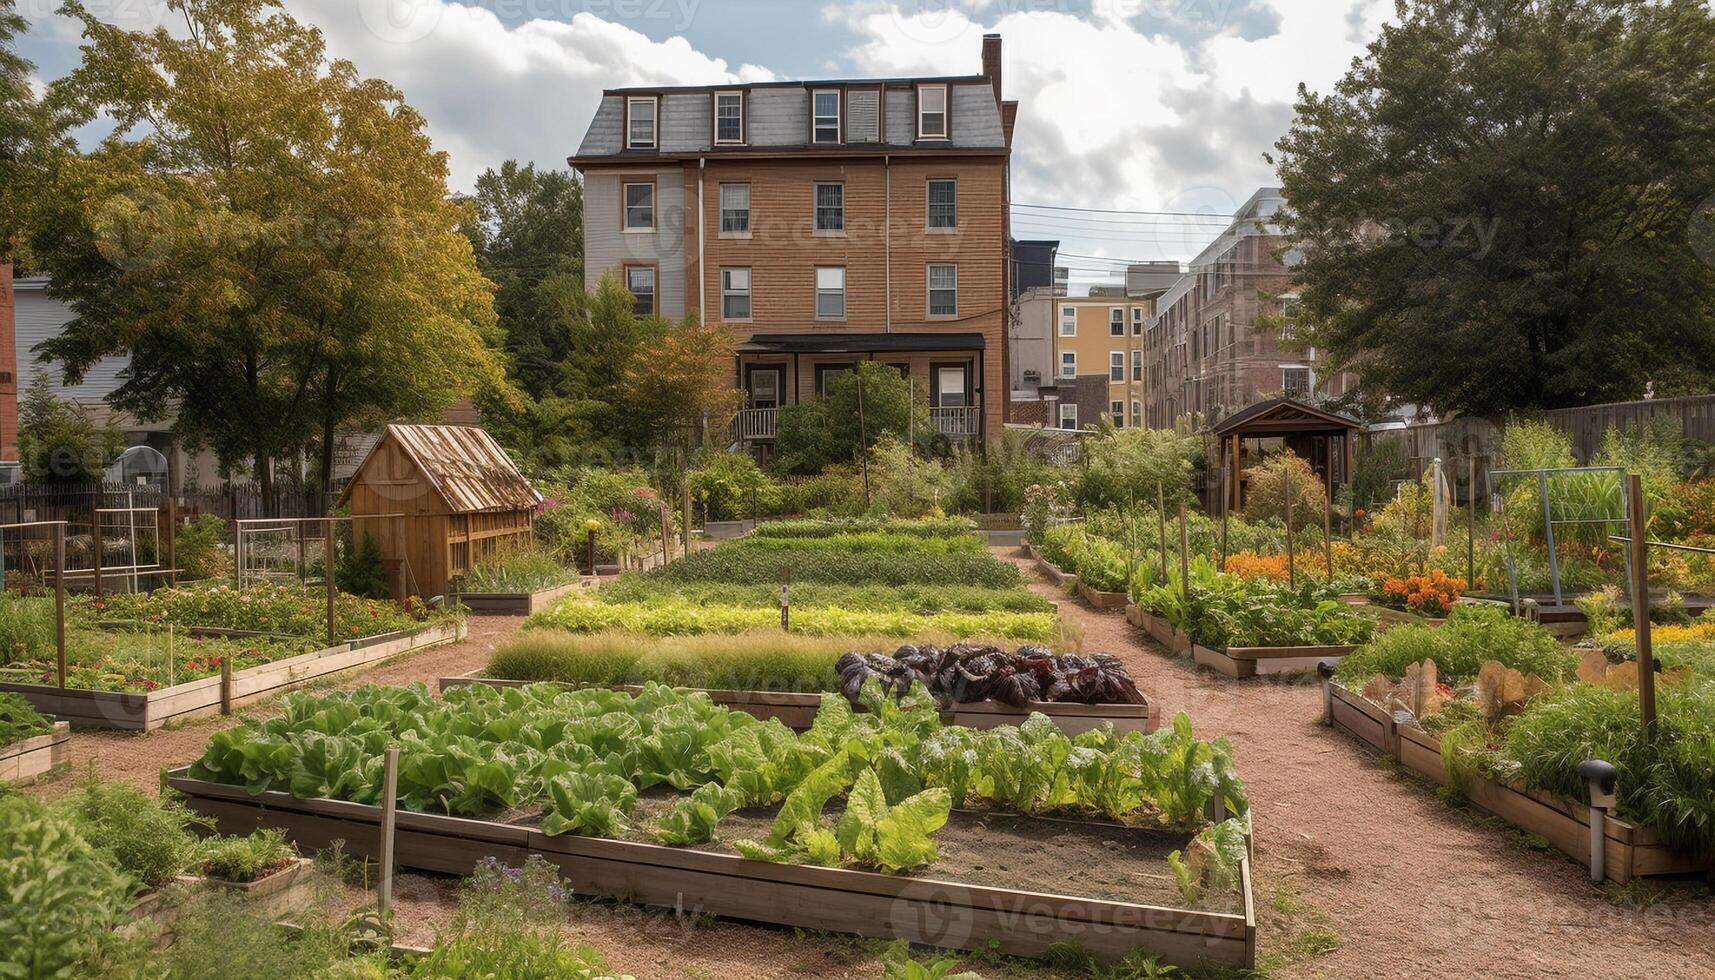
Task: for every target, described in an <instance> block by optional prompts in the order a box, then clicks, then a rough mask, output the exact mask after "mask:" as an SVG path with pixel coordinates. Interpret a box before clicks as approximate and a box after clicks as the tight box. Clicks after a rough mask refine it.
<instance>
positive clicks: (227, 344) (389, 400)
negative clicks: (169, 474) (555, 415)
mask: <svg viewBox="0 0 1715 980" xmlns="http://www.w3.org/2000/svg"><path fill="white" fill-rule="evenodd" d="M168 8H169V9H170V10H171V11H172V12H173V13H175V14H177V15H178V16H179V18H181V19H182V23H180V24H177V25H175V27H174V29H172V30H170V31H169V30H167V29H164V28H163V29H160V30H157V31H154V32H152V33H137V32H130V31H125V30H122V29H120V28H117V27H114V26H111V25H109V24H106V23H103V22H102V21H101V20H100V19H99V18H98V17H96V16H95V15H94V14H92V13H91V12H90V11H89V10H87V9H86V8H85V7H84V6H83V5H82V4H81V3H78V2H75V0H74V2H70V3H67V4H66V6H65V8H64V11H65V13H66V14H67V15H69V16H71V17H73V18H75V19H77V20H78V21H80V22H81V23H82V25H83V30H84V36H85V39H86V43H85V45H84V48H83V61H82V63H81V64H80V65H79V66H78V67H77V68H76V69H75V70H74V71H72V72H71V73H70V74H69V75H67V76H66V77H65V78H63V79H61V80H60V81H58V82H56V83H55V84H54V86H53V88H52V90H51V94H50V100H51V101H53V102H54V103H56V104H57V105H62V106H64V107H65V108H66V110H67V112H68V113H69V117H68V118H70V119H71V120H72V121H73V122H75V123H77V124H83V123H88V122H91V121H94V120H95V119H97V118H101V117H104V118H106V119H108V120H110V121H111V122H112V123H113V125H114V128H113V130H112V132H111V134H110V135H109V136H108V137H107V138H106V139H104V140H103V141H102V143H101V145H100V146H99V148H98V149H96V150H95V151H94V152H93V153H90V154H89V155H87V156H83V157H76V158H73V159H71V160H69V161H66V162H64V163H63V164H62V166H61V167H60V168H59V172H57V173H56V174H55V180H54V183H53V187H52V190H51V193H49V194H46V195H44V198H45V199H46V201H45V203H44V205H43V208H42V210H43V215H42V216H41V218H40V220H39V221H38V222H36V223H35V224H34V225H33V228H34V233H33V235H32V238H31V245H32V248H33V251H34V255H35V257H36V259H37V260H38V261H39V262H40V264H41V265H42V267H43V268H44V269H45V270H46V271H48V272H49V273H50V274H51V276H52V280H53V285H52V287H51V288H52V291H53V293H54V295H56V296H57V297H58V298H62V299H64V300H66V301H67V302H68V303H70V305H71V307H72V310H73V314H74V316H73V318H72V320H71V322H70V323H69V324H68V325H67V327H66V329H65V331H64V333H63V334H62V335H61V336H60V337H57V338H55V339H54V340H53V341H51V342H50V343H48V344H46V345H44V353H45V355H46V356H49V357H54V358H59V359H61V360H63V361H64V362H65V364H66V371H67V375H68V378H70V379H76V378H78V377H80V376H81V375H82V374H83V372H85V371H86V370H88V368H89V367H90V366H91V365H93V364H94V363H95V362H96V361H98V360H100V359H101V358H103V357H108V356H126V357H128V358H129V359H130V372H129V374H128V376H127V379H126V381H125V383H124V384H123V385H121V386H120V388H119V389H118V390H117V391H116V392H115V393H114V394H113V395H112V396H110V401H111V402H112V403H113V404H114V405H115V407H118V408H121V409H123V410H125V411H127V412H130V413H131V414H133V415H135V416H137V417H138V418H141V419H143V420H146V421H148V420H156V419H161V418H163V417H165V416H166V415H167V414H168V413H169V412H172V413H174V419H175V421H174V426H175V430H176V431H177V432H178V433H179V434H180V435H181V436H182V437H184V438H185V440H186V441H187V442H188V443H190V444H193V445H194V444H203V445H208V446H211V447H212V448H213V449H214V450H215V451H216V452H217V453H218V454H219V456H220V458H221V460H222V461H223V463H226V464H228V465H235V464H237V463H239V462H241V461H250V462H251V463H252V464H253V466H254V468H255V475H256V477H257V479H258V480H259V481H260V482H261V483H262V484H263V485H264V488H265V489H266V488H267V487H269V486H270V485H271V483H272V464H273V461H274V460H276V459H280V458H285V457H289V456H292V455H295V454H296V453H297V452H299V451H300V450H302V449H304V448H306V447H307V446H308V445H309V444H310V443H311V441H312V440H313V439H315V438H317V437H319V439H320V442H321V450H322V463H323V465H322V468H321V472H323V473H326V472H329V471H330V470H331V457H332V452H333V441H334V440H333V438H332V437H333V434H334V431H335V430H336V429H337V428H339V427H341V426H343V425H346V424H367V423H373V422H377V421H381V420H385V419H389V418H400V417H413V416H417V417H421V416H431V415H434V414H438V413H439V412H440V411H441V410H442V409H444V408H445V407H446V406H447V405H448V404H450V402H451V401H452V400H453V399H454V398H456V397H457V396H459V395H460V394H463V393H469V392H472V391H479V390H485V389H487V390H496V391H502V392H503V391H504V389H505V387H506V382H505V379H504V376H503V374H502V371H501V367H500V363H499V359H498V358H497V357H495V356H494V354H493V353H492V352H491V350H490V348H489V345H490V343H491V342H496V341H497V340H498V337H497V336H496V331H495V317H494V310H493V301H492V297H491V295H490V291H489V284H488V283H487V282H486V281H485V280H484V279H483V278H482V276H481V274H480V273H479V272H478V271H477V269H476V264H475V261H474V259H473V257H472V253H471V248H470V244H469V242H468V241H467V240H466V239H465V237H464V236H463V235H462V234H460V232H459V229H460V227H461V226H463V225H464V224H466V223H467V222H468V220H469V214H468V211H467V210H466V209H465V208H464V207H463V206H461V205H459V204H458V203H456V202H453V201H451V200H449V198H448V195H447V188H446V173H447V164H446V157H445V155H444V154H441V153H437V152H435V151H434V150H433V148H432V147H431V146H430V144H429V140H428V137H427V136H426V135H425V134H424V132H423V119H422V117H421V116H420V115H419V114H418V113H417V112H416V111H414V110H413V109H411V108H410V107H409V106H408V105H406V104H405V103H404V101H403V98H402V96H401V95H400V93H399V92H398V91H396V90H395V89H393V88H392V87H391V86H389V85H387V84H386V83H385V82H382V81H379V80H374V79H364V78H361V77H360V76H359V75H358V74H357V71H356V69H355V68H354V67H353V66H352V65H351V63H349V62H346V61H339V60H331V59H329V58H328V56H327V53H326V48H325V42H324V39H323V37H322V35H321V33H320V32H319V31H317V30H316V29H314V28H311V27H306V26H304V25H302V24H300V23H298V22H297V21H296V20H294V19H292V18H291V17H290V16H289V15H287V14H285V13H283V12H281V11H280V10H279V9H278V3H277V2H275V0H169V2H168Z"/></svg>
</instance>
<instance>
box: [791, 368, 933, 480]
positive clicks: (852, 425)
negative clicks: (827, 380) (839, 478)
mask: <svg viewBox="0 0 1715 980" xmlns="http://www.w3.org/2000/svg"><path fill="white" fill-rule="evenodd" d="M860 392H861V400H862V402H863V406H862V411H861V412H860V411H859V406H858V402H859V400H860ZM884 435H891V436H892V437H893V438H894V439H896V440H899V441H901V442H910V441H911V440H912V439H913V438H915V439H916V440H918V441H919V442H922V441H926V440H928V439H929V438H930V425H929V402H928V397H927V393H926V392H923V391H921V390H919V391H918V393H917V397H916V398H913V397H912V390H911V384H910V382H908V381H907V380H906V379H905V378H904V377H902V376H901V375H900V373H899V372H898V371H897V370H895V369H893V368H891V367H889V366H887V365H885V364H878V363H876V362H873V361H866V362H864V363H861V364H859V365H857V369H856V370H854V371H850V372H847V373H846V374H845V375H844V376H843V377H841V378H840V379H839V380H837V381H835V382H834V384H833V386H832V387H831V389H830V390H829V391H828V393H827V395H826V397H823V398H819V399H816V400H814V401H807V402H799V403H797V404H793V405H786V406H784V407H782V408H781V409H780V429H779V433H778V435H777V438H776V441H775V446H776V451H777V455H776V457H775V458H776V460H777V462H776V464H775V465H776V467H777V468H778V469H780V470H781V471H782V472H785V473H800V474H811V473H820V472H821V471H822V470H824V469H826V468H827V467H828V466H829V465H830V464H834V463H850V462H853V461H855V460H857V459H858V457H859V455H860V453H861V451H862V450H863V449H866V448H868V447H870V446H874V445H875V444H876V442H877V441H879V440H880V439H881V437H882V436H884ZM866 436H867V443H866V441H865V437H866Z"/></svg>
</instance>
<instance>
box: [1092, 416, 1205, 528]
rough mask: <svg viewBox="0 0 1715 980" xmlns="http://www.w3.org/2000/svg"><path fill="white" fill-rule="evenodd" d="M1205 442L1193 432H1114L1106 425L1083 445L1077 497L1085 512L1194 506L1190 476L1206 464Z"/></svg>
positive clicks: (1176, 430) (1175, 430)
mask: <svg viewBox="0 0 1715 980" xmlns="http://www.w3.org/2000/svg"><path fill="white" fill-rule="evenodd" d="M1203 458H1204V455H1203V440H1202V438H1201V437H1200V436H1198V435H1197V434H1195V433H1194V432H1192V431H1191V430H1190V429H1188V428H1187V429H1183V430H1180V429H1116V428H1114V427H1113V426H1111V425H1108V424H1106V423H1103V425H1102V427H1101V428H1100V429H1099V430H1097V433H1096V435H1095V436H1094V437H1093V438H1091V439H1088V440H1086V441H1085V442H1084V447H1083V462H1082V465H1081V467H1080V469H1079V473H1078V480H1077V484H1076V488H1075V490H1074V492H1073V496H1074V497H1075V499H1076V500H1077V503H1078V504H1079V505H1080V506H1081V507H1083V508H1084V509H1086V510H1091V509H1095V508H1099V507H1133V506H1136V505H1138V504H1146V503H1147V504H1153V503H1155V502H1156V501H1157V499H1158V498H1160V497H1163V496H1164V497H1165V498H1166V501H1167V506H1168V507H1169V508H1173V507H1176V506H1177V505H1178V504H1179V503H1181V502H1184V503H1186V504H1190V503H1192V502H1193V500H1194V495H1193V494H1192V492H1191V473H1192V471H1193V470H1194V469H1195V468H1196V467H1197V466H1198V465H1200V464H1201V463H1202V462H1203Z"/></svg>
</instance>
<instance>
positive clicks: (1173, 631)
mask: <svg viewBox="0 0 1715 980" xmlns="http://www.w3.org/2000/svg"><path fill="white" fill-rule="evenodd" d="M1125 618H1126V622H1128V623H1131V624H1132V625H1133V626H1136V627H1137V628H1138V629H1141V630H1143V631H1144V632H1145V633H1148V634H1149V635H1150V638H1151V639H1153V640H1155V642H1157V643H1159V644H1161V645H1162V646H1164V647H1166V648H1167V652H1168V653H1172V654H1175V655H1178V654H1182V653H1190V652H1191V638H1190V637H1189V636H1186V635H1185V631H1184V630H1181V629H1179V628H1177V627H1175V626H1174V625H1173V624H1172V623H1170V622H1168V621H1167V620H1166V619H1164V618H1162V617H1160V616H1157V615H1155V614H1154V613H1152V612H1148V611H1146V610H1144V609H1143V608H1141V607H1139V606H1138V605H1137V604H1136V603H1129V604H1127V606H1126V607H1125Z"/></svg>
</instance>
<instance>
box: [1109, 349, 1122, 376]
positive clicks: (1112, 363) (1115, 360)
mask: <svg viewBox="0 0 1715 980" xmlns="http://www.w3.org/2000/svg"><path fill="white" fill-rule="evenodd" d="M1108 380H1109V381H1113V382H1120V381H1124V380H1125V351H1123V350H1116V351H1113V352H1111V353H1109V354H1108Z"/></svg>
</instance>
